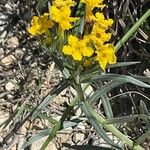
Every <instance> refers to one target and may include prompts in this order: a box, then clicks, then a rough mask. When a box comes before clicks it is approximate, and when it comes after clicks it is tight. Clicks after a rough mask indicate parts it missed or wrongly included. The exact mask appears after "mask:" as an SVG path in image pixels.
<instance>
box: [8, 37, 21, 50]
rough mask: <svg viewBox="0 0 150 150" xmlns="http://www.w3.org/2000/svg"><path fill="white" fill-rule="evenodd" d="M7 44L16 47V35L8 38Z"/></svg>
mask: <svg viewBox="0 0 150 150" xmlns="http://www.w3.org/2000/svg"><path fill="white" fill-rule="evenodd" d="M7 44H8V45H9V46H10V47H12V48H16V47H17V46H19V41H18V38H17V37H16V36H13V37H11V38H9V39H8V41H7Z"/></svg>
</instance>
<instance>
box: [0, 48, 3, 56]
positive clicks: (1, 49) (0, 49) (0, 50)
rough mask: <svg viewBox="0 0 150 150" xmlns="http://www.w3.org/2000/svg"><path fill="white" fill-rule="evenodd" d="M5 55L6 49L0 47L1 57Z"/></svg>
mask: <svg viewBox="0 0 150 150" xmlns="http://www.w3.org/2000/svg"><path fill="white" fill-rule="evenodd" d="M3 55H4V49H3V48H0V58H2V57H3Z"/></svg>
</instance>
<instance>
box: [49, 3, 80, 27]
mask: <svg viewBox="0 0 150 150" xmlns="http://www.w3.org/2000/svg"><path fill="white" fill-rule="evenodd" d="M50 15H51V19H52V20H54V21H55V22H57V23H59V25H60V27H61V28H62V30H69V29H71V28H72V27H73V25H72V22H75V21H76V20H77V18H73V17H70V15H71V10H70V7H68V6H64V7H60V8H59V7H57V6H55V5H53V6H51V8H50Z"/></svg>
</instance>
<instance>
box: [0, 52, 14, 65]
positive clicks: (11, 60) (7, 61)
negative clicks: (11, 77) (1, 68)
mask: <svg viewBox="0 0 150 150" xmlns="http://www.w3.org/2000/svg"><path fill="white" fill-rule="evenodd" d="M15 61H16V58H15V56H14V55H11V54H10V55H8V56H6V57H4V58H2V59H1V62H2V63H3V64H4V65H5V66H9V65H11V64H12V63H14V62H15Z"/></svg>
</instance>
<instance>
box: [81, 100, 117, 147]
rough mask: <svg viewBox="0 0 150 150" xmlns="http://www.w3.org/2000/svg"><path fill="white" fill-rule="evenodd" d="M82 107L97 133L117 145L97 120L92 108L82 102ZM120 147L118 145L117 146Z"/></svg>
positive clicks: (111, 143) (109, 142)
mask: <svg viewBox="0 0 150 150" xmlns="http://www.w3.org/2000/svg"><path fill="white" fill-rule="evenodd" d="M80 106H81V109H82V111H83V112H84V114H85V115H86V117H87V118H88V120H89V122H90V123H91V125H92V126H93V127H94V129H95V130H96V131H97V133H98V134H99V135H100V136H101V137H102V138H103V139H104V140H105V141H106V142H107V143H108V144H110V145H112V146H114V147H116V144H115V143H114V142H113V141H112V140H111V139H110V138H109V137H108V135H107V134H106V131H105V130H104V129H103V128H102V126H101V125H100V124H99V122H98V121H97V120H96V118H95V117H94V116H93V115H92V113H91V110H90V108H89V107H88V105H86V103H84V102H82V103H81V105H80ZM117 147H118V146H117Z"/></svg>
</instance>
